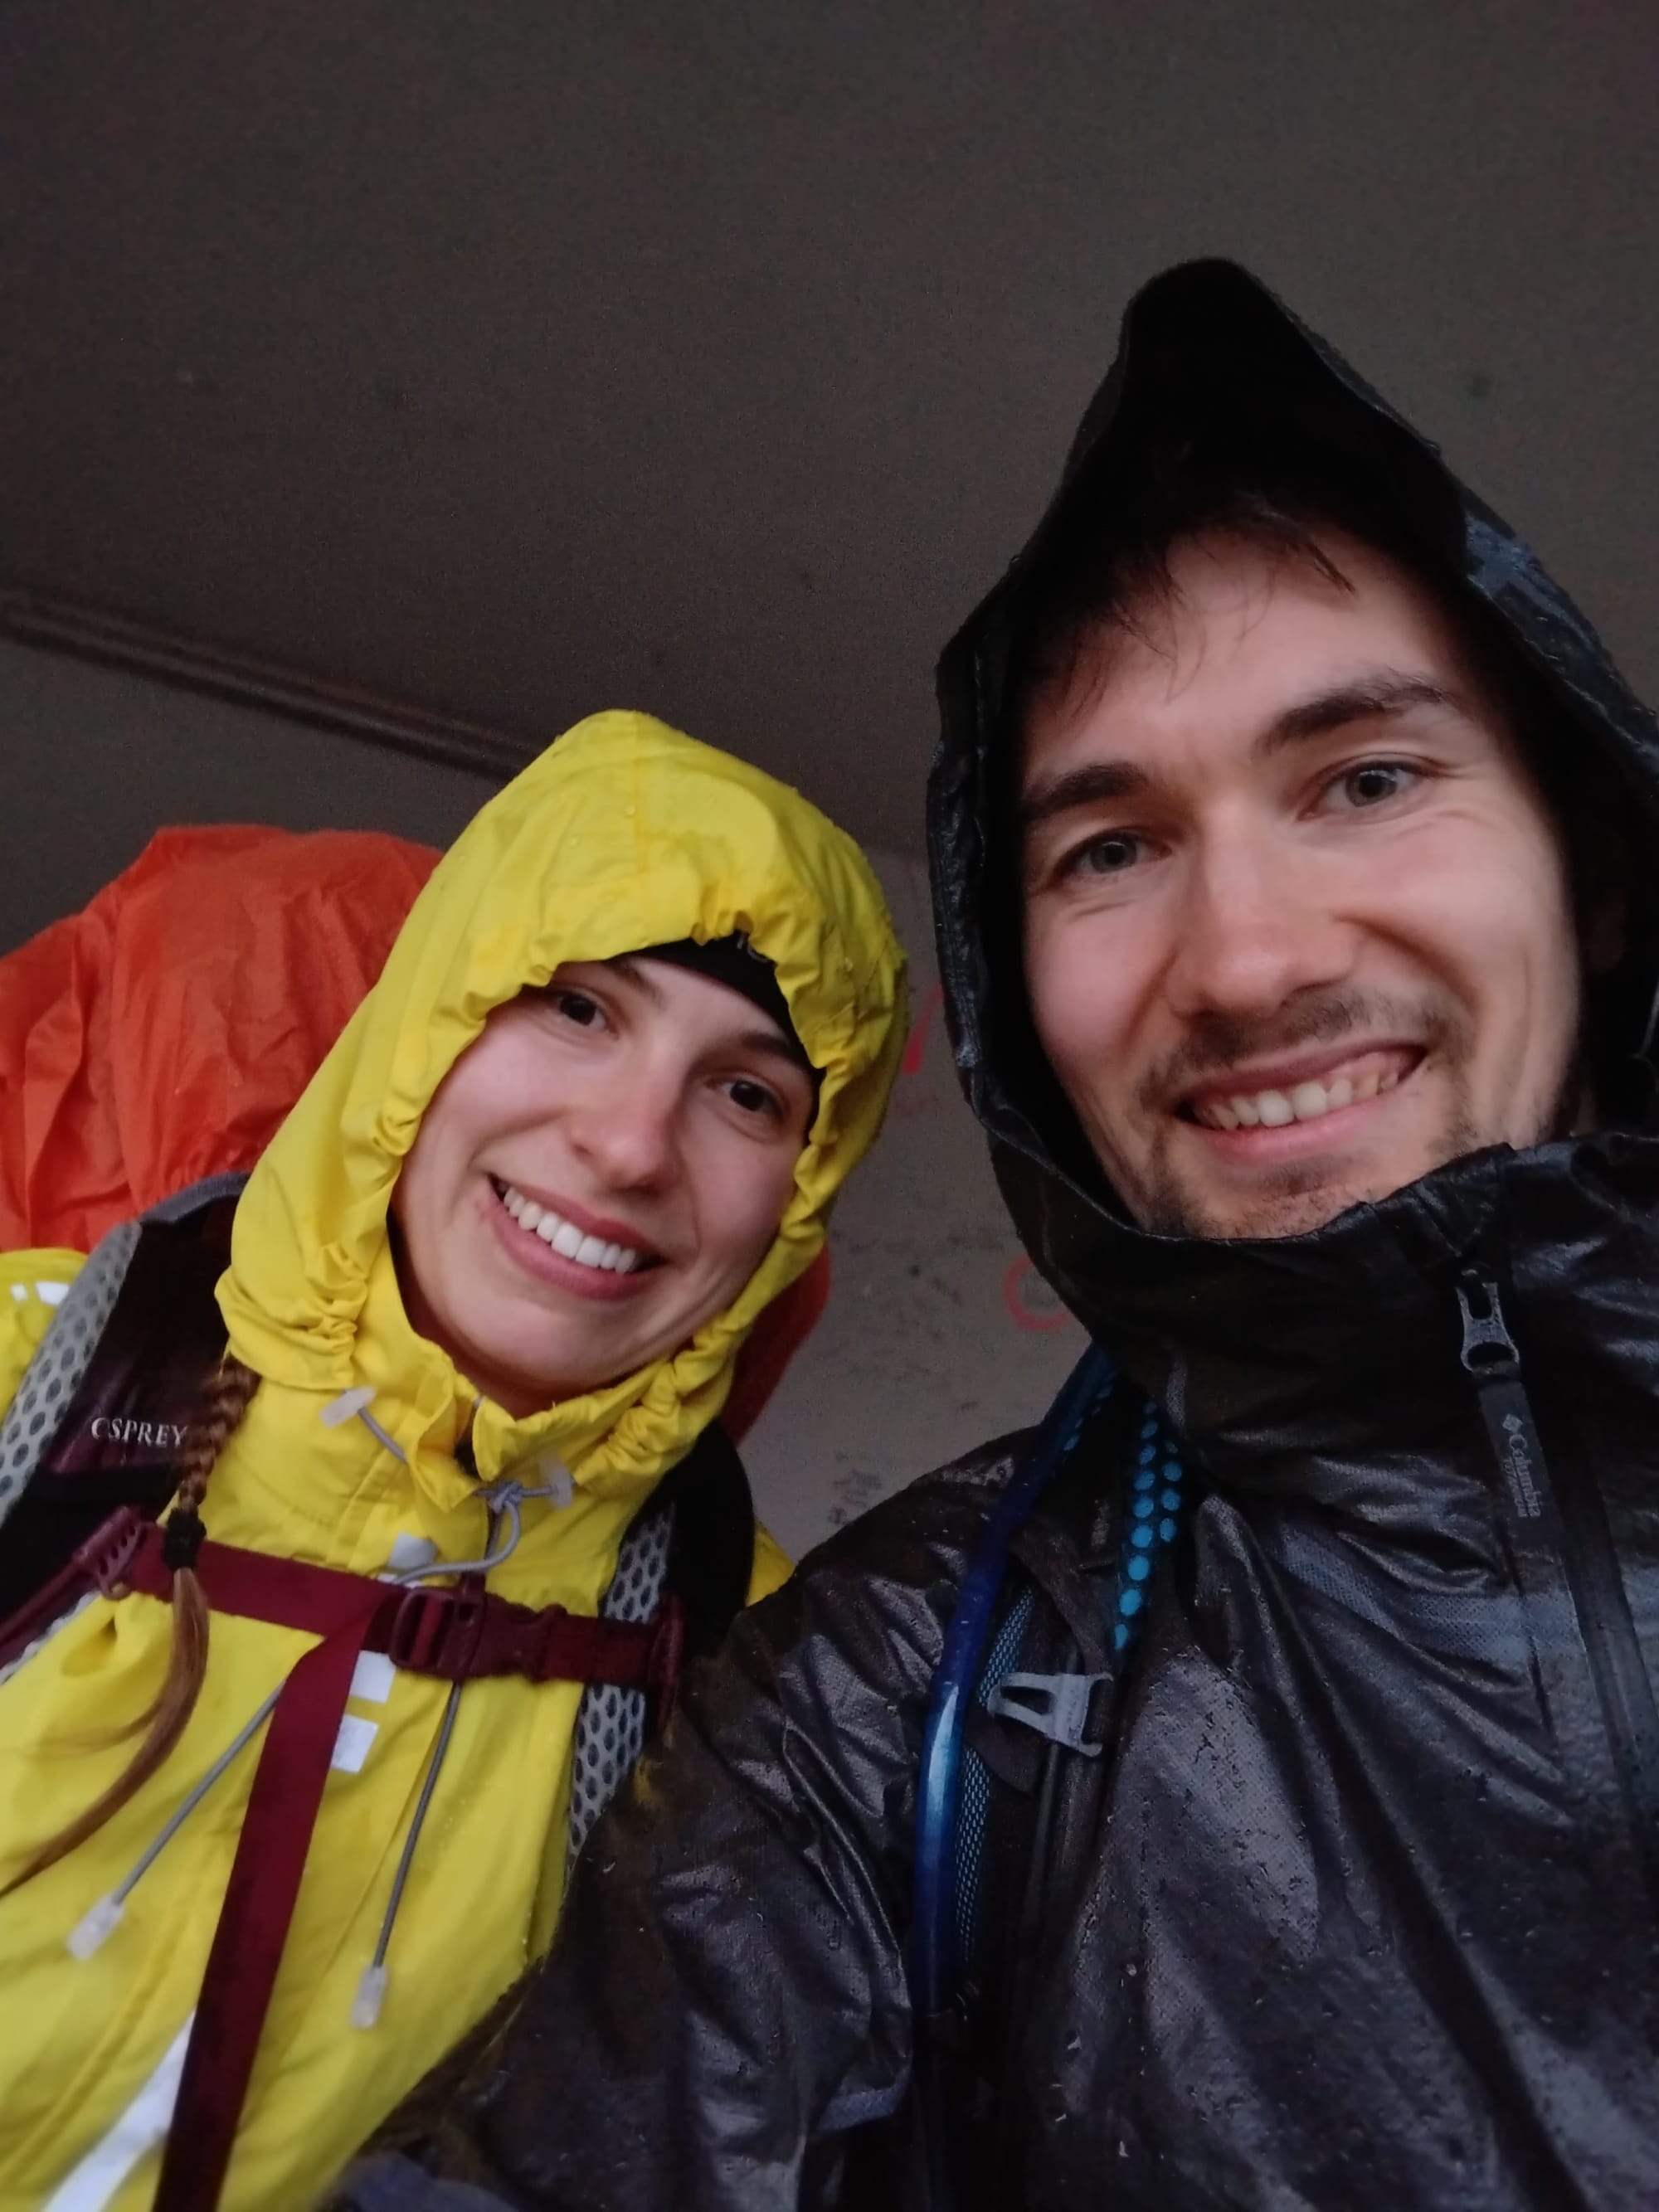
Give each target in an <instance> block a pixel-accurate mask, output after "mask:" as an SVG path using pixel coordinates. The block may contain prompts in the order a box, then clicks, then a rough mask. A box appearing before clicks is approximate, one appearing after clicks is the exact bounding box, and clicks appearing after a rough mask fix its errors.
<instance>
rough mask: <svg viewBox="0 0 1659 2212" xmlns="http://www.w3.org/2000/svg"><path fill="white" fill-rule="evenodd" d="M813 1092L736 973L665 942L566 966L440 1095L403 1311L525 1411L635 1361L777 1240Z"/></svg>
mask: <svg viewBox="0 0 1659 2212" xmlns="http://www.w3.org/2000/svg"><path fill="white" fill-rule="evenodd" d="M811 1106H812V1087H811V1078H810V1077H809V1076H808V1075H807V1073H805V1070H804V1069H803V1068H802V1067H801V1066H799V1063H798V1061H797V1060H795V1058H794V1057H793V1054H792V1053H791V1052H790V1050H789V1048H788V1047H787V1044H786V1042H785V1040H784V1038H783V1036H781V1033H780V1032H779V1030H777V1028H776V1027H775V1024H773V1023H772V1022H771V1021H770V1020H769V1019H768V1018H767V1016H766V1015H764V1014H763V1013H762V1012H759V1011H758V1010H757V1008H756V1007H755V1006H752V1005H751V1004H750V1001H749V1000H747V999H746V998H744V996H743V995H742V994H740V993H739V992H737V991H733V990H730V989H728V988H727V987H726V985H725V984H723V983H717V982H715V981H712V980H711V979H710V978H708V976H705V975H696V974H695V973H692V972H691V971H690V970H688V969H684V968H679V967H675V966H672V965H671V964H670V963H666V962H662V961H653V960H649V959H640V960H635V959H619V960H609V961H603V962H591V963H572V964H568V965H566V966H564V967H562V968H561V969H559V970H558V972H557V973H556V975H555V976H554V978H553V980H552V981H551V982H550V983H549V984H548V985H547V986H546V987H545V988H544V989H543V990H540V991H527V992H526V993H524V994H522V995H521V996H520V998H518V999H515V1000H513V1001H512V1002H511V1004H509V1005H507V1006H499V1007H497V1008H496V1010H495V1012H494V1013H492V1014H491V1015H490V1017H489V1020H488V1021H487V1022H486V1023H485V1024H484V1027H483V1033H482V1035H480V1036H478V1037H477V1039H476V1040H475V1041H474V1042H473V1043H472V1044H471V1046H469V1047H468V1048H467V1050H466V1051H465V1052H464V1053H463V1054H462V1055H461V1057H460V1059H459V1060H457V1062H456V1063H455V1066H453V1068H452V1069H451V1070H450V1072H449V1073H448V1075H447V1077H446V1078H445V1079H444V1081H443V1082H442V1083H441V1085H440V1086H439V1088H438V1090H437V1092H436V1093H435V1096H434V1097H433V1100H432V1103H431V1104H430V1105H429V1106H428V1109H427V1111H426V1115H425V1116H424V1118H423V1119H422V1123H421V1127H420V1133H419V1134H418V1136H417V1137H416V1141H415V1144H414V1146H413V1147H412V1149H411V1150H410V1154H409V1158H407V1160H406V1161H405V1162H404V1168H403V1172H402V1174H401V1175H400V1176H399V1177H398V1185H397V1188H396V1191H395V1193H394V1194H393V1199H392V1215H393V1218H394V1220H395V1221H396V1223H397V1225H398V1231H399V1232H400V1236H399V1245H400V1249H399V1255H398V1262H399V1264H398V1279H399V1282H400V1284H401V1286H402V1289H403V1294H404V1304H405V1306H406V1307H407V1309H408V1311H409V1316H410V1320H411V1322H413V1323H414V1325H415V1327H416V1329H418V1330H419V1331H420V1333H421V1334H422V1335H423V1336H427V1337H429V1338H430V1339H431V1340H433V1341H434V1342H435V1343H436V1344H439V1345H441V1346H443V1348H444V1349H445V1350H446V1351H447V1352H448V1353H449V1354H450V1356H451V1358H453V1360H454V1361H455V1364H456V1365H457V1366H458V1367H459V1369H460V1370H461V1372H462V1373H463V1374H464V1375H465V1376H467V1377H468V1379H469V1380H470V1381H471V1383H474V1384H475V1385H476V1386H477V1388H478V1389H481V1390H482V1391H483V1392H484V1394H485V1395H487V1396H489V1397H491V1398H494V1399H495V1401H497V1402H498V1403H499V1404H501V1405H502V1406H504V1407H506V1408H507V1411H508V1412H509V1413H513V1414H514V1415H518V1416H523V1415H525V1414H526V1413H533V1412H535V1411H537V1410H538V1408H540V1407H544V1406H547V1405H550V1404H552V1403H553V1402H554V1401H556V1400H557V1399H560V1398H565V1397H570V1396H574V1395H577V1394H578V1393H580V1392H581V1391H584V1390H588V1389H593V1388H595V1387H596V1386H598V1385H599V1384H600V1383H609V1382H613V1381H615V1380H617V1378H618V1377H620V1376H624V1375H629V1374H632V1373H634V1372H635V1371H636V1370H638V1369H639V1368H641V1367H643V1366H644V1365H646V1364H647V1362H649V1361H651V1360H653V1359H655V1358H659V1357H660V1356H661V1354H663V1353H664V1352H671V1351H674V1350H676V1349H678V1346H680V1345H682V1344H684V1343H685V1342H686V1340H688V1339H689V1338H690V1337H691V1336H692V1335H694V1334H696V1331H697V1329H699V1328H701V1327H702V1324H703V1322H706V1321H708V1320H711V1319H712V1318H713V1317H714V1315H716V1314H717V1313H719V1312H720V1311H721V1310H722V1309H723V1308H724V1307H726V1305H728V1304H730V1303H731V1301H732V1299H733V1298H734V1297H736V1296H737V1294H738V1291H740V1290H741V1289H742V1287H743V1285H744V1283H746V1282H747V1281H748V1279H749V1278H750V1275H751V1274H752V1273H754V1271H755V1269H756V1267H758V1266H759V1264H760V1262H761V1261H762V1260H763V1258H764V1256H765V1255H766V1252H767V1249H768V1248H769V1245H770V1243H771V1242H772V1239H773V1237H775V1235H776V1233H777V1229H778V1225H779V1223H780V1221H781V1219H782V1218H783V1212H784V1209H785V1207H786V1206H787V1204H788V1202H789V1198H790V1194H791V1193H792V1191H793V1188H794V1173H795V1162H796V1159H797V1158H798V1156H799V1152H800V1148H801V1145H802V1142H803V1139H804V1137H805V1129H806V1124H807V1121H808V1119H809V1117H810V1115H811Z"/></svg>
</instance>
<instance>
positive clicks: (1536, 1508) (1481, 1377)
mask: <svg viewBox="0 0 1659 2212" xmlns="http://www.w3.org/2000/svg"><path fill="white" fill-rule="evenodd" d="M1457 1304H1458V1307H1459V1310H1461V1312H1462V1316H1463V1348H1462V1361H1463V1364H1464V1366H1465V1367H1466V1368H1467V1369H1468V1371H1469V1373H1470V1374H1471V1375H1473V1376H1474V1385H1475V1389H1476V1392H1477V1394H1478V1395H1479V1397H1480V1414H1481V1419H1483V1420H1484V1421H1485V1422H1486V1434H1487V1437H1489V1438H1490V1439H1491V1443H1492V1451H1493V1454H1494V1455H1495V1456H1496V1458H1497V1461H1498V1469H1499V1472H1500V1473H1501V1474H1502V1475H1503V1477H1504V1484H1505V1486H1506V1487H1507V1488H1508V1491H1509V1494H1510V1504H1511V1506H1512V1507H1513V1509H1514V1510H1515V1513H1516V1516H1517V1517H1518V1518H1519V1519H1521V1520H1522V1521H1537V1520H1540V1519H1541V1518H1542V1516H1543V1511H1544V1505H1543V1500H1542V1499H1541V1497H1540V1496H1539V1492H1538V1486H1539V1483H1540V1481H1541V1479H1542V1477H1543V1473H1544V1450H1543V1446H1542V1445H1541V1443H1539V1440H1538V1430H1537V1427H1536V1425H1535V1424H1534V1420H1533V1418H1532V1407H1531V1406H1530V1405H1529V1404H1528V1400H1527V1393H1526V1389H1525V1387H1524V1385H1523V1384H1522V1380H1521V1354H1520V1353H1519V1352H1518V1351H1517V1350H1516V1344H1515V1339H1514V1338H1513V1337H1512V1336H1511V1335H1510V1332H1509V1328H1508V1326H1507V1324H1506V1323H1505V1322H1504V1308H1503V1305H1502V1304H1501V1303H1500V1301H1499V1298H1498V1285H1497V1284H1496V1283H1495V1282H1494V1281H1493V1280H1492V1277H1491V1276H1490V1275H1488V1274H1485V1273H1481V1272H1480V1269H1478V1268H1474V1267H1471V1268H1468V1270H1466V1271H1465V1273H1463V1274H1462V1275H1461V1276H1460V1277H1459V1278H1458V1283H1457Z"/></svg>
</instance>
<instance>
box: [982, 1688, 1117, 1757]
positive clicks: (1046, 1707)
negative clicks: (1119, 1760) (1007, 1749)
mask: <svg viewBox="0 0 1659 2212" xmlns="http://www.w3.org/2000/svg"><path fill="white" fill-rule="evenodd" d="M1111 1679H1112V1678H1111V1675H1110V1674H1109V1673H1105V1674H1005V1675H1004V1676H1003V1678H1002V1680H1001V1681H1000V1683H999V1685H998V1686H997V1687H996V1688H995V1689H994V1690H993V1691H992V1692H991V1694H990V1696H989V1697H988V1698H987V1699H986V1701H985V1703H986V1710H987V1711H988V1712H991V1713H994V1715H995V1716H996V1717H997V1719H998V1720H1000V1721H1018V1722H1019V1723H1020V1724H1021V1725H1022V1727H1024V1728H1029V1729H1036V1732H1037V1734H1038V1735H1044V1736H1047V1737H1048V1741H1049V1742H1050V1743H1057V1744H1059V1745H1060V1747H1062V1749H1064V1750H1066V1751H1079V1752H1081V1753H1082V1754H1083V1756H1084V1757H1085V1759H1098V1758H1099V1757H1100V1754H1101V1752H1102V1750H1103V1745H1102V1744H1101V1743H1099V1742H1096V1741H1091V1739H1090V1736H1089V1733H1088V1730H1089V1710H1090V1707H1091V1705H1092V1704H1093V1702H1094V1693H1095V1692H1096V1690H1097V1689H1098V1688H1099V1686H1100V1685H1101V1684H1102V1683H1103V1682H1109V1681H1110V1680H1111Z"/></svg>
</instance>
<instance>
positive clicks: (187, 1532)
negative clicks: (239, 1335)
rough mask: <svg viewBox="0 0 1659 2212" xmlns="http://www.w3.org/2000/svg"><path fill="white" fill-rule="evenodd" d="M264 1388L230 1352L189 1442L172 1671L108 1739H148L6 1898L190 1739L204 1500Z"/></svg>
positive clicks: (197, 1667) (170, 1530) (169, 1549)
mask: <svg viewBox="0 0 1659 2212" xmlns="http://www.w3.org/2000/svg"><path fill="white" fill-rule="evenodd" d="M258 1387H259V1378H258V1376H257V1375H256V1374H255V1373H254V1371H253V1370H252V1368H251V1367H248V1366H245V1365H244V1364H243V1363H242V1362H241V1361H240V1359H238V1358H234V1356H233V1355H232V1354H231V1353H230V1352H226V1353H225V1354H224V1357H223V1358H222V1359H221V1360H220V1362H219V1364H218V1365H217V1367H216V1368H215V1369H214V1370H213V1373H212V1374H211V1375H210V1376H209V1377H208V1380H207V1383H206V1385H205V1387H204V1390H203V1393H202V1402H201V1406H200V1407H199V1409H198V1411H197V1418H196V1419H195V1420H194V1421H193V1422H192V1423H191V1426H190V1429H189V1431H188V1433H187V1435H186V1437H185V1446H184V1450H183V1452H182V1453H181V1455H180V1457H179V1487H178V1489H177V1490H176V1491H175V1492H173V1507H172V1510H171V1511H170V1512H169V1513H168V1515H167V1522H166V1524H165V1527H164V1529H163V1534H162V1544H161V1557H162V1559H163V1560H164V1561H165V1562H166V1564H167V1565H168V1566H169V1567H171V1568H172V1570H173V1640H172V1644H171V1645H170V1647H169V1649H168V1652H167V1673H166V1674H165V1675H164V1676H163V1678H162V1681H161V1688H160V1689H159V1690H158V1691H157V1692H156V1693H155V1697H154V1698H153V1699H151V1700H150V1702H149V1705H146V1706H145V1708H144V1710H143V1712H141V1713H138V1714H136V1715H135V1716H134V1717H133V1718H132V1719H131V1720H130V1721H128V1722H126V1723H125V1725H124V1726H122V1727H121V1728H119V1729H116V1730H115V1731H114V1733H113V1737H112V1738H108V1737H106V1738H105V1739H104V1741H120V1739H122V1738H123V1737H125V1736H131V1735H137V1734H138V1733H139V1731H140V1730H141V1729H142V1730H143V1732H144V1733H143V1741H142V1742H141V1743H140V1744H139V1746H138V1748H137V1751H135V1752H134V1753H133V1754H132V1757H131V1759H130V1760H129V1761H128V1762H127V1765H126V1766H125V1768H124V1769H123V1771H121V1772H120V1773H119V1774H118V1775H117V1777H116V1778H115V1780H114V1781H113V1782H112V1783H111V1784H110V1785H109V1787H108V1789H107V1790H105V1791H104V1792H103V1794H102V1796H99V1797H96V1798H94V1801H93V1802H92V1803H91V1804H90V1805H88V1807H87V1808H86V1810H85V1812H83V1813H78V1814H76V1817H75V1818H74V1820H71V1821H70V1822H69V1824H68V1825H67V1826H65V1827H63V1828H60V1829H59V1830H58V1833H57V1834H56V1835H55V1836H52V1837H49V1838H47V1840H46V1842H45V1843H44V1844H40V1846H39V1848H38V1849H37V1850H34V1851H33V1853H31V1855H30V1856H29V1857H28V1858H27V1860H26V1861H25V1863H24V1864H23V1866H22V1867H21V1869H20V1870H19V1871H18V1872H17V1873H16V1874H15V1875H13V1876H12V1878H11V1880H10V1881H8V1882H7V1883H6V1884H5V1885H4V1887H3V1888H0V1897H3V1896H5V1895H6V1894H8V1893H9V1892H10V1891H12V1890H14V1889H19V1888H21V1887H22V1885H23V1884H24V1883H25V1882H26V1881H33V1878H34V1876H35V1875H38V1874H43V1873H44V1872H45V1871H46V1868H48V1867H49V1866H55V1865H56V1864H57V1863H58V1860H59V1859H61V1858H66V1857H68V1855H69V1854H70V1851H72V1850H76V1847H77V1846H78V1845H80V1844H83V1843H85V1842H86V1841H87V1839H88V1837H89V1836H94V1835H96V1834H97V1832H98V1831H99V1829H100V1828H101V1827H102V1826H104V1824H105V1822H106V1820H110V1819H112V1817H113V1815H114V1814H117V1813H118V1812H119V1811H120V1809H121V1808H122V1806H124V1805H125V1803H126V1802H127V1801H128V1800H129V1798H131V1797H132V1796H136V1795H137V1791H138V1790H141V1789H142V1788H143V1785H144V1784H145V1783H146V1782H148V1781H149V1778H150V1776H151V1775H152V1774H154V1773H155V1770H156V1768H157V1767H158V1766H160V1765H161V1762H162V1761H163V1759H166V1758H167V1754H168V1753H169V1752H171V1751H172V1749H173V1746H174V1745H175V1744H176V1743H177V1742H178V1741H179V1737H180V1736H181V1735H183V1734H184V1732H185V1726H186V1724H187V1723H188V1722H189V1720H190V1717H191V1714H192V1713H193V1712H194V1711H195V1710H196V1701H197V1699H198V1698H199V1697H200V1695H201V1693H202V1684H203V1681H204V1680H205V1678H206V1674H207V1662H208V1603H207V1599H206V1597H205V1595H204V1594H203V1590H202V1585H201V1583H200V1581H199V1579H198V1578H197V1573H196V1557H197V1553H198V1552H199V1551H200V1550H201V1547H202V1539H203V1535H204V1529H203V1527H202V1512H201V1507H202V1500H203V1498H204V1496H205V1494H206V1492H207V1486H208V1479H209V1477H210V1475H211V1474H212V1473H213V1470H214V1468H215V1467H216V1464H217V1463H218V1459H219V1455H220V1454H221V1453H222V1451H223V1449H224V1448H225V1446H226V1444H227V1443H228V1442H229V1441H230V1438H231V1437H232V1436H233V1435H234V1433H235V1431H236V1430H237V1428H238V1427H239V1426H240V1423H241V1419H242V1416H243V1415H244V1414H245V1413H246V1411H247V1409H248V1406H249V1403H250V1401H252V1396H253V1394H254V1392H255V1391H256V1390H257V1389H258Z"/></svg>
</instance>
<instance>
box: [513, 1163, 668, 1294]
mask: <svg viewBox="0 0 1659 2212" xmlns="http://www.w3.org/2000/svg"><path fill="white" fill-rule="evenodd" d="M501 1204H502V1205H503V1206H505V1207H506V1208H507V1212H509V1213H510V1214H511V1215H512V1216H513V1219H514V1220H515V1221H516V1222H517V1223H518V1225H519V1226H520V1229H529V1230H532V1231H534V1233H535V1234H536V1235H537V1236H538V1237H540V1238H541V1240H542V1242H543V1243H544V1244H550V1245H551V1246H552V1247H553V1249H554V1250H555V1251H556V1252H557V1253H559V1254H560V1255H562V1257H563V1258H565V1259H567V1260H574V1261H575V1262H576V1264H577V1266H578V1267H609V1268H610V1269H611V1273H613V1274H617V1275H631V1274H632V1273H633V1272H634V1270H635V1267H641V1266H643V1264H644V1261H645V1255H644V1253H642V1252H635V1251H634V1250H633V1249H631V1248H630V1247H629V1246H628V1245H626V1244H607V1243H605V1240H604V1238H603V1237H586V1236H584V1235H583V1233H582V1231H580V1229H578V1228H577V1226H576V1225H575V1223H574V1221H567V1220H565V1219H564V1218H563V1217H562V1215H560V1214H557V1213H555V1212H553V1210H552V1209H551V1207H550V1206H538V1205H537V1203H536V1201H535V1200H534V1199H533V1198H526V1196H525V1194H524V1193H523V1192H522V1191H521V1190H514V1189H513V1186H512V1184H511V1183H507V1184H506V1185H505V1186H504V1187H503V1188H502V1191H501Z"/></svg>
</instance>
